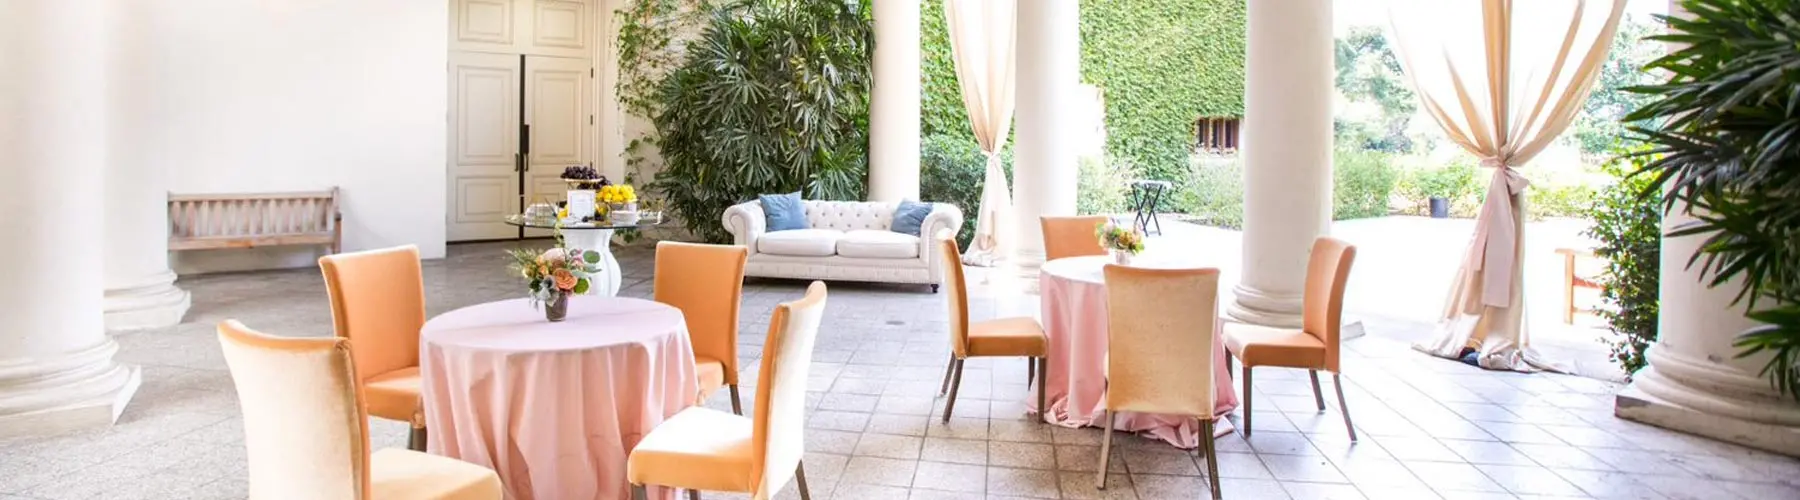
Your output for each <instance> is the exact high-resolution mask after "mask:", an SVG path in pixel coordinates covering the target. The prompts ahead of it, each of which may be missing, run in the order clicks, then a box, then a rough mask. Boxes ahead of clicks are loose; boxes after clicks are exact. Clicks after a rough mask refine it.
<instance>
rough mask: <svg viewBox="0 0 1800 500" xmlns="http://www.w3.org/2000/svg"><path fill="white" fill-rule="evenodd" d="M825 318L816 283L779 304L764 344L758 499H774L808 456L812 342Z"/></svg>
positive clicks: (756, 434)
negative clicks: (807, 396)
mask: <svg viewBox="0 0 1800 500" xmlns="http://www.w3.org/2000/svg"><path fill="white" fill-rule="evenodd" d="M824 316H825V283H824V282H819V281H814V282H813V284H812V286H810V287H807V289H806V296H805V297H802V298H801V299H800V300H796V301H793V302H787V303H783V304H781V305H779V306H775V314H774V316H773V317H771V318H770V319H769V337H768V339H767V340H766V341H765V342H764V343H763V359H762V371H761V372H760V373H761V378H760V379H759V380H758V381H757V384H756V409H755V410H754V411H755V413H754V414H753V415H752V418H753V419H754V423H753V425H754V431H753V434H752V437H751V445H752V446H754V448H753V453H755V455H754V457H755V464H754V465H755V466H754V467H753V468H752V471H753V474H752V475H751V476H750V477H753V478H756V480H757V485H756V490H755V491H754V492H753V493H752V498H754V499H755V500H768V499H770V498H774V497H775V494H776V493H779V492H780V491H781V488H782V487H783V486H786V485H787V483H788V482H789V481H791V480H793V478H794V469H796V468H798V467H799V466H800V458H801V456H802V455H805V454H806V446H805V444H806V382H807V372H808V371H809V368H810V367H811V366H812V354H813V342H814V341H815V340H817V339H818V336H819V320H820V319H821V318H823V317H824Z"/></svg>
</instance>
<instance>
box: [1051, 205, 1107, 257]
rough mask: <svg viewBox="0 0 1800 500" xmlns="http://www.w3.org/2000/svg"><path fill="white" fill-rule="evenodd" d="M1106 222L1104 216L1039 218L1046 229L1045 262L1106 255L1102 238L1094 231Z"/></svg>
mask: <svg viewBox="0 0 1800 500" xmlns="http://www.w3.org/2000/svg"><path fill="white" fill-rule="evenodd" d="M1106 221H1107V219H1106V216H1104V215H1084V216H1080V217H1050V216H1045V217H1042V218H1039V219H1038V222H1039V224H1040V225H1042V226H1043V228H1044V260H1045V261H1046V262H1048V261H1052V260H1056V259H1061V258H1064V257H1081V256H1084V255H1106V249H1105V248H1103V247H1101V246H1100V238H1099V237H1098V236H1095V235H1094V229H1095V228H1097V227H1099V226H1100V225H1101V224H1105V223H1106Z"/></svg>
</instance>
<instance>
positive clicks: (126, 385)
mask: <svg viewBox="0 0 1800 500" xmlns="http://www.w3.org/2000/svg"><path fill="white" fill-rule="evenodd" d="M103 4H104V1H103V0H62V1H56V2H34V1H26V2H0V67H3V68H7V75H6V78H3V79H0V213H6V214H8V216H6V217H0V235H4V236H5V237H6V238H7V242H6V244H4V245H0V310H4V314H0V437H5V436H9V435H25V434H45V433H53V432H60V431H65V430H72V429H77V428H86V427H103V426H107V425H111V424H112V422H113V421H114V420H116V419H117V418H118V415H119V412H120V411H123V410H124V408H125V404H126V403H127V402H128V401H130V399H131V396H132V394H134V393H135V392H136V391H137V386H138V381H139V374H138V370H137V368H136V367H132V366H123V365H120V364H118V363H117V362H115V361H114V360H113V355H114V354H115V353H116V352H117V351H118V345H117V344H114V343H113V341H112V339H111V338H109V337H107V335H106V330H105V325H104V324H103V323H104V321H103V319H102V312H101V311H102V306H101V303H102V302H103V299H102V294H103V292H102V290H103V286H104V285H103V280H104V275H103V272H102V269H103V267H104V264H103V262H102V261H103V259H104V257H105V255H104V252H103V251H102V249H101V247H102V246H103V242H102V239H101V230H102V229H101V223H102V220H101V215H100V211H101V206H102V205H103V201H102V200H101V193H102V190H103V187H102V186H101V180H102V171H103V170H104V167H105V153H104V151H105V149H106V132H107V130H106V127H107V124H106V82H105V77H106V72H105V59H104V58H105V55H106V36H107V34H106V31H105V30H106V25H105V22H104V17H103V14H104V9H103V8H102V7H101V6H102V5H103Z"/></svg>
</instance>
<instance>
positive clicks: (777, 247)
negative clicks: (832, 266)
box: [756, 229, 844, 257]
mask: <svg viewBox="0 0 1800 500" xmlns="http://www.w3.org/2000/svg"><path fill="white" fill-rule="evenodd" d="M843 237H844V232H843V231H833V230H830V229H792V230H787V231H774V232H768V233H763V235H762V237H759V238H757V239H756V251H758V252H762V253H766V254H773V255H797V256H801V257H830V256H832V255H835V254H837V244H838V239H840V238H843Z"/></svg>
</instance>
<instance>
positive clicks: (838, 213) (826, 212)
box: [724, 200, 963, 292]
mask: <svg viewBox="0 0 1800 500" xmlns="http://www.w3.org/2000/svg"><path fill="white" fill-rule="evenodd" d="M800 203H801V205H802V206H804V207H805V208H806V222H807V224H808V225H809V226H811V228H810V229H797V230H788V231H776V232H768V231H766V230H765V228H766V219H765V218H764V216H763V209H762V202H760V201H756V200H751V201H748V202H744V203H739V204H737V205H733V206H732V207H731V208H729V209H726V210H725V221H724V222H725V230H726V231H729V232H731V236H732V240H733V241H734V242H735V243H737V244H739V245H743V246H744V247H745V248H748V249H750V262H749V263H748V264H746V265H745V267H744V274H745V275H746V276H759V277H765V278H794V279H809V280H811V279H818V280H838V281H873V282H882V283H918V284H927V285H931V290H932V291H933V292H936V291H937V288H938V283H939V282H940V281H939V280H940V279H941V277H942V276H943V271H944V270H943V263H942V261H941V260H940V258H939V257H938V256H937V255H936V254H937V245H932V244H930V243H931V239H930V238H920V237H918V236H913V235H909V234H900V233H896V232H893V231H890V230H888V228H889V227H890V225H891V224H892V223H893V221H894V208H895V207H896V206H898V205H899V203H895V202H864V201H815V200H804V201H801V202H800ZM932 205H933V208H932V209H931V214H930V215H927V216H926V217H925V222H924V223H923V224H920V225H919V234H923V235H926V236H932V235H936V234H938V232H939V231H944V230H949V231H950V232H951V234H955V233H956V231H959V230H961V229H962V221H963V216H962V211H961V210H958V209H957V208H956V206H955V205H950V204H946V203H934V204H932Z"/></svg>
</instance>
